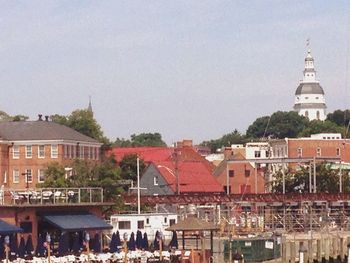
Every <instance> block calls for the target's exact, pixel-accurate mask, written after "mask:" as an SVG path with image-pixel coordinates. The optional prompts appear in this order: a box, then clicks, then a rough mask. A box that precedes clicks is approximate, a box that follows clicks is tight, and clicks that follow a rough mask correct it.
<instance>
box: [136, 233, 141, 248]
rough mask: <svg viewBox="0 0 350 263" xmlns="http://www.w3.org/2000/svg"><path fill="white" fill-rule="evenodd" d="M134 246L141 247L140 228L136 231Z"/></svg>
mask: <svg viewBox="0 0 350 263" xmlns="http://www.w3.org/2000/svg"><path fill="white" fill-rule="evenodd" d="M136 248H137V249H142V233H141V231H140V230H137V232H136Z"/></svg>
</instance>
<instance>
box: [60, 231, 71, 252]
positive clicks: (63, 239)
mask: <svg viewBox="0 0 350 263" xmlns="http://www.w3.org/2000/svg"><path fill="white" fill-rule="evenodd" d="M57 250H58V255H59V256H64V255H66V254H67V253H68V251H69V236H68V233H67V232H64V233H61V235H60V238H59V240H58V249H57Z"/></svg>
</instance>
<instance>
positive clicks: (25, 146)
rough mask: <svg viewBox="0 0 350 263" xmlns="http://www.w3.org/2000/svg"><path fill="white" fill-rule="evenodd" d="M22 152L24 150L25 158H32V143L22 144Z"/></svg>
mask: <svg viewBox="0 0 350 263" xmlns="http://www.w3.org/2000/svg"><path fill="white" fill-rule="evenodd" d="M27 147H28V148H27ZM29 147H30V148H29ZM27 149H30V151H28V150H27ZM24 152H25V157H26V159H32V158H33V145H31V144H29V145H24ZM29 153H30V155H29Z"/></svg>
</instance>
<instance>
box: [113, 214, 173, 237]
mask: <svg viewBox="0 0 350 263" xmlns="http://www.w3.org/2000/svg"><path fill="white" fill-rule="evenodd" d="M176 223H177V214H175V213H152V214H150V213H148V214H147V213H146V214H115V215H112V216H111V225H112V226H113V230H112V231H113V232H117V231H119V234H120V237H122V236H123V235H124V233H127V234H128V236H129V237H130V235H131V232H134V234H135V237H136V232H137V230H140V231H141V232H142V234H143V233H145V232H146V233H147V236H148V240H149V241H151V240H153V239H154V237H155V234H156V232H157V231H160V232H162V233H163V235H164V238H165V239H166V240H169V239H171V237H172V232H171V231H166V230H165V229H166V228H168V227H170V226H172V225H173V224H176Z"/></svg>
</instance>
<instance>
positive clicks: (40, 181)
mask: <svg viewBox="0 0 350 263" xmlns="http://www.w3.org/2000/svg"><path fill="white" fill-rule="evenodd" d="M40 171H43V172H44V180H43V181H42V180H40ZM43 182H45V170H44V169H38V183H43Z"/></svg>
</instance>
